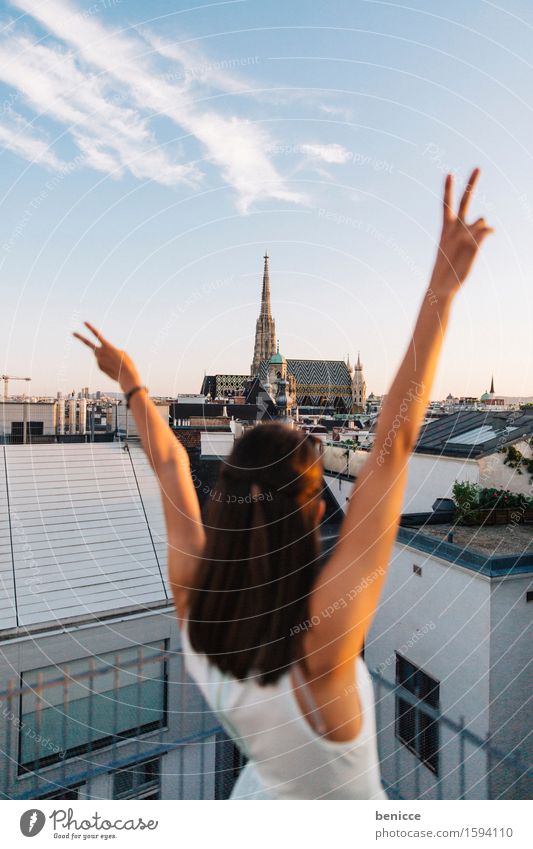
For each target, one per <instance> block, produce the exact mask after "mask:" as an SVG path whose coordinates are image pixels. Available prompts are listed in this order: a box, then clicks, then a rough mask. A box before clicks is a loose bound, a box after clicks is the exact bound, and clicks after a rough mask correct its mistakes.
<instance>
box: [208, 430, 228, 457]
mask: <svg viewBox="0 0 533 849" xmlns="http://www.w3.org/2000/svg"><path fill="white" fill-rule="evenodd" d="M200 441H201V456H202V457H227V456H228V454H231V452H232V450H233V443H234V442H235V436H234V435H233V433H232V432H231V431H224V432H222V433H218V432H214V433H211V432H209V431H205V432H203V433H201V435H200Z"/></svg>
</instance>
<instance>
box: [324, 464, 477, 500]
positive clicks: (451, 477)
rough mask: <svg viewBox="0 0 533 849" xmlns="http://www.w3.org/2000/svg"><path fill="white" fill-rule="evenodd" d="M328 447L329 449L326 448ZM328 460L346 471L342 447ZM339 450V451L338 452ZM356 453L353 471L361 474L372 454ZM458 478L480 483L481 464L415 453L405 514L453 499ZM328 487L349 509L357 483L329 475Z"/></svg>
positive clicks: (406, 494)
mask: <svg viewBox="0 0 533 849" xmlns="http://www.w3.org/2000/svg"><path fill="white" fill-rule="evenodd" d="M326 450H327V449H326ZM334 452H336V453H335V454H334V455H333V456H332V455H331V453H330V454H329V455H328V457H327V459H326V463H327V465H326V468H327V469H335V471H339V472H340V471H345V470H346V452H344V454H345V456H344V468H343V467H342V461H343V458H341V457H340V456H339V454H340V449H338V448H336V449H334ZM337 452H338V454H337ZM350 454H354V455H356V456H354V457H352V456H351V457H350V466H349V467H350V474H356V475H357V474H358V473H359V471H360V469H361V468H362V465H363V463H364V461H365V460H366V459H367V457H368V454H367V453H366V452H364V451H355V452H350ZM456 480H461V481H464V480H468V481H472V482H473V483H477V482H478V480H479V466H478V464H477V462H476V461H475V460H459V459H455V458H450V457H433V456H430V455H429V454H412V455H411V457H410V459H409V475H408V479H407V488H406V493H405V498H404V504H403V509H402V512H403V513H426V512H431V508H432V505H433V503H434V502H435V499H436V498H451V497H452V487H453V484H454V482H455V481H456ZM326 481H327V483H328V486H329V488H330V490H331V492H332V493H333V495H334V496H335V498H336V499H337V501H338V503H339V505H340V506H341V507H342V508H343V509H345V507H346V499H347V498H348V497H349V496H350V494H351V491H352V489H353V483H352V482H350V481H343V480H340V481H339V480H333V479H332V478H331V477H329V478H328V476H327V475H326Z"/></svg>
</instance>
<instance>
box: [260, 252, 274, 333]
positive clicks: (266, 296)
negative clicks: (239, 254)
mask: <svg viewBox="0 0 533 849" xmlns="http://www.w3.org/2000/svg"><path fill="white" fill-rule="evenodd" d="M263 259H264V261H265V265H264V268H263V292H262V294H261V315H266V316H268V317H269V318H272V310H271V308H270V272H269V269H268V254H267V253H265V255H264V257H263Z"/></svg>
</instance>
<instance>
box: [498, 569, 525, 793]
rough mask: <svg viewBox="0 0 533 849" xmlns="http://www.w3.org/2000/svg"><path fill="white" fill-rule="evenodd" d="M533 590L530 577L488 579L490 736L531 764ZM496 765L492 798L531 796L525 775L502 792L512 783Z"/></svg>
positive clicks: (513, 777) (505, 748) (506, 773)
mask: <svg viewBox="0 0 533 849" xmlns="http://www.w3.org/2000/svg"><path fill="white" fill-rule="evenodd" d="M532 588H533V576H532V575H531V574H529V575H517V576H512V577H507V578H505V579H502V580H498V581H496V580H493V581H492V592H491V633H490V668H491V677H490V700H491V711H490V732H491V735H492V741H493V744H494V745H495V746H497V747H498V748H500V749H502V750H503V751H504V752H510V751H514V752H516V753H517V754H518V755H519V756H520V758H521V760H522V761H524V762H525V763H529V764H531V762H532V760H533V735H531V692H532V680H533V679H532V675H531V647H532V637H533V633H532V631H533V628H532V614H533V603H532V602H529V603H528V602H527V601H526V592H527V590H531V589H532ZM516 777H517V775H516V771H515V772H514V774H513V775H510V773H509V771H508V770H506V769H505V768H504V767H501V766H500V765H499V764H496V763H495V768H494V772H493V776H492V785H493V793H492V794H491V795H492V796H493V797H497V796H499V795H500V794H502V798H513V797H514V798H519V799H527V798H531V793H532V788H531V779H527V778H526V777H524V778H523V779H521V781H519V782H517V783H516V784H515V785H514V786H513V789H512V793H513V795H512V796H509V791H507V792H506V790H505V788H506V787H508V786H509V784H510V783H511V782H512V781H514V780H515V779H516Z"/></svg>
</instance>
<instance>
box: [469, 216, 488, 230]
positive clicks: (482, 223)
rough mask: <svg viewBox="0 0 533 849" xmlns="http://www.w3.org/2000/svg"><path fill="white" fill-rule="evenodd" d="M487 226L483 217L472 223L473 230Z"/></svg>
mask: <svg viewBox="0 0 533 849" xmlns="http://www.w3.org/2000/svg"><path fill="white" fill-rule="evenodd" d="M486 226H487V223H486V221H485V219H484V218H483V217H481V218H478V219H476V221H474V223H473V224H471V225H470V227H471V229H472V230H476V229H478V228H479V227H481V228H484V227H486Z"/></svg>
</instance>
